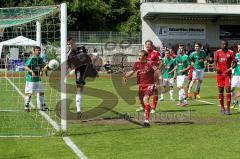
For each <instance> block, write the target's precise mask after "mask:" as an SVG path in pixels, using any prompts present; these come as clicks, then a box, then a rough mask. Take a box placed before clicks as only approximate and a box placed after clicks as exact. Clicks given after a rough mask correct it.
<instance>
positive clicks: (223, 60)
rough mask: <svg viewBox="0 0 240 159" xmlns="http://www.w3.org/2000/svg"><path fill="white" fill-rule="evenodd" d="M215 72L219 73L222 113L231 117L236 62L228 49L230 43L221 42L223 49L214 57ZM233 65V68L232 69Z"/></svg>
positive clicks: (218, 81)
mask: <svg viewBox="0 0 240 159" xmlns="http://www.w3.org/2000/svg"><path fill="white" fill-rule="evenodd" d="M214 64H215V70H216V72H217V75H216V78H217V84H218V92H219V95H218V96H219V102H220V105H221V113H222V114H227V115H231V112H230V103H231V74H232V69H233V68H234V67H236V60H235V56H234V53H233V51H231V50H229V49H228V42H227V41H225V40H223V41H221V49H219V50H217V51H216V53H215V55H214ZM231 65H232V67H231ZM224 87H225V89H226V99H227V109H226V110H225V107H224Z"/></svg>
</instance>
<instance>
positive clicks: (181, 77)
mask: <svg viewBox="0 0 240 159" xmlns="http://www.w3.org/2000/svg"><path fill="white" fill-rule="evenodd" d="M185 80H186V76H185V75H179V76H177V87H183V86H184V83H185Z"/></svg>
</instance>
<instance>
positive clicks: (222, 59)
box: [219, 58, 227, 62]
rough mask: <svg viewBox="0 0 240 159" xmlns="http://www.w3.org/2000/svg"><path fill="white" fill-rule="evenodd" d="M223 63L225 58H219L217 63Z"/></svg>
mask: <svg viewBox="0 0 240 159" xmlns="http://www.w3.org/2000/svg"><path fill="white" fill-rule="evenodd" d="M225 61H227V59H226V58H220V59H219V62H225Z"/></svg>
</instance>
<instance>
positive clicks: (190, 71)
mask: <svg viewBox="0 0 240 159" xmlns="http://www.w3.org/2000/svg"><path fill="white" fill-rule="evenodd" d="M193 70H194V68H191V69H190V70H189V71H188V79H189V80H192V76H193Z"/></svg>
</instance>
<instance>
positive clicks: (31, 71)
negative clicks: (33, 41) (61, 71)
mask: <svg viewBox="0 0 240 159" xmlns="http://www.w3.org/2000/svg"><path fill="white" fill-rule="evenodd" d="M40 53H41V48H40V47H39V46H35V47H34V51H33V55H32V56H31V57H30V58H29V59H28V60H27V61H26V63H25V67H24V68H25V71H26V85H25V95H26V96H25V111H26V112H29V111H30V108H29V104H30V101H31V97H32V94H33V93H39V95H40V96H39V101H40V106H41V108H40V109H41V110H42V111H47V110H48V108H47V107H46V104H45V102H44V89H43V85H42V81H41V74H42V71H43V68H44V61H43V59H42V58H41V57H40Z"/></svg>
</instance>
